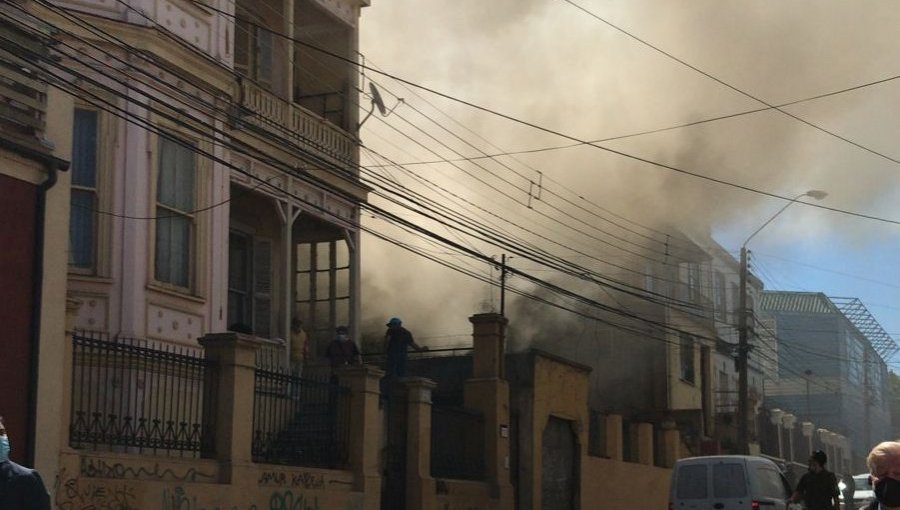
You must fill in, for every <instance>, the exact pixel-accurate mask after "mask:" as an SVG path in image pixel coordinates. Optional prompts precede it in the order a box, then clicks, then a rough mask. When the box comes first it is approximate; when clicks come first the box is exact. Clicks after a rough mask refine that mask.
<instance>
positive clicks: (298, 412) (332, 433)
mask: <svg viewBox="0 0 900 510" xmlns="http://www.w3.org/2000/svg"><path fill="white" fill-rule="evenodd" d="M323 375H324V377H323ZM313 377H315V379H314V378H313ZM254 395H255V397H254V406H253V407H254V412H253V440H252V441H253V442H252V450H253V460H254V462H264V463H268V464H282V465H288V466H314V467H324V468H341V467H344V466H346V465H347V463H348V461H349V456H348V455H349V449H348V445H349V442H350V436H349V434H350V426H349V424H350V421H349V420H350V390H349V389H347V388H345V387H343V386H340V385H339V383H338V382H337V381H336V380H335V379H333V378H330V377H328V376H327V375H326V374H307V373H306V371H304V372H303V377H302V378H301V377H294V376H293V375H291V374H290V373H288V372H285V371H272V370H264V369H261V368H257V369H256V385H255V390H254Z"/></svg>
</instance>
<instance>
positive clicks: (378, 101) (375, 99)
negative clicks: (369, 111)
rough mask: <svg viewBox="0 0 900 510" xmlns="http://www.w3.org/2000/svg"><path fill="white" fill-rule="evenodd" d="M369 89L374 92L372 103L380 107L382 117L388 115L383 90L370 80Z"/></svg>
mask: <svg viewBox="0 0 900 510" xmlns="http://www.w3.org/2000/svg"><path fill="white" fill-rule="evenodd" d="M369 91H370V92H372V104H373V105H375V106H377V107H378V112H379V113H381V116H382V117H383V116H385V115H387V108H385V107H384V99H381V92H378V87H376V86H375V84H374V83H372V82H369Z"/></svg>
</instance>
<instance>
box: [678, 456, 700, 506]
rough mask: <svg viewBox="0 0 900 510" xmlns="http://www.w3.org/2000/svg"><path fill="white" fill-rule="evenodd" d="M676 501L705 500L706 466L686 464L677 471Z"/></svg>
mask: <svg viewBox="0 0 900 510" xmlns="http://www.w3.org/2000/svg"><path fill="white" fill-rule="evenodd" d="M675 492H676V496H677V497H678V499H706V464H693V465H691V464H688V465H687V466H682V467H681V469H679V470H678V481H677V482H676V490H675Z"/></svg>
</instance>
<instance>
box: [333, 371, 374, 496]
mask: <svg viewBox="0 0 900 510" xmlns="http://www.w3.org/2000/svg"><path fill="white" fill-rule="evenodd" d="M383 376H384V371H382V370H379V369H377V368H375V367H373V366H368V365H366V366H361V367H347V368H344V369H342V370H341V371H340V372H339V373H338V377H339V379H340V381H341V384H343V385H345V386H347V387H348V388H349V389H350V424H349V426H350V444H349V450H350V467H351V468H352V469H353V475H354V487H353V488H354V490H357V491H360V492H362V493H363V494H365V503H364V506H363V508H365V509H366V510H377V509H378V508H380V506H381V472H380V469H379V466H380V461H379V458H378V455H379V446H380V445H381V428H382V426H381V425H382V424H381V419H380V414H379V411H378V399H379V397H380V393H379V392H380V389H379V383H380V380H381V377H383Z"/></svg>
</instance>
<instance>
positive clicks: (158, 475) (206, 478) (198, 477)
mask: <svg viewBox="0 0 900 510" xmlns="http://www.w3.org/2000/svg"><path fill="white" fill-rule="evenodd" d="M81 476H83V477H85V478H116V479H129V480H171V481H175V482H215V481H216V475H215V474H209V473H204V472H202V471H199V470H197V469H196V468H193V467H189V468H187V469H185V470H183V471H176V470H175V469H172V468H170V467H163V466H161V465H160V464H159V463H158V462H157V463H155V464H153V465H152V467H145V466H137V467H135V466H129V465H126V464H123V463H121V462H111V461H110V462H108V461H106V460H105V459H97V458H89V457H82V458H81Z"/></svg>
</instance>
